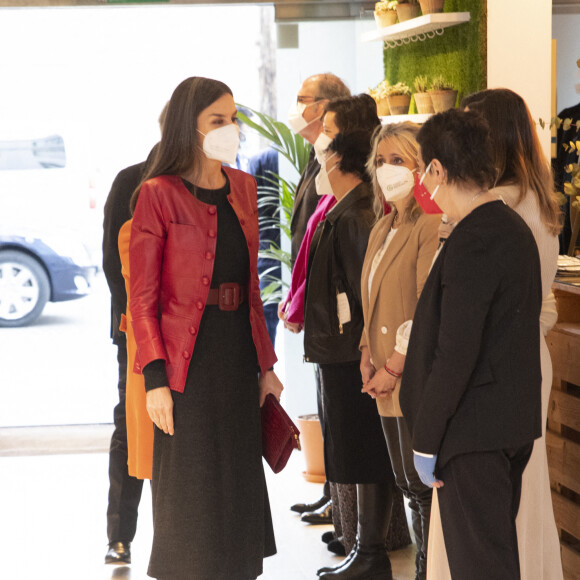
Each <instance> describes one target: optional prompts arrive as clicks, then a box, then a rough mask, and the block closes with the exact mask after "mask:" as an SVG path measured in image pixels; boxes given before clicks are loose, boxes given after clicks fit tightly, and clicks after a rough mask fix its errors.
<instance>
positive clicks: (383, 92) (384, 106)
mask: <svg viewBox="0 0 580 580" xmlns="http://www.w3.org/2000/svg"><path fill="white" fill-rule="evenodd" d="M388 88H389V83H388V82H387V81H386V80H384V81H381V82H380V83H379V84H378V85H377V86H376V87H375V88H374V89H369V95H370V96H371V97H372V98H373V99H374V100H375V103H376V104H377V115H378V116H379V117H386V116H387V115H390V114H391V110H390V109H389V101H388V99H387V93H388Z"/></svg>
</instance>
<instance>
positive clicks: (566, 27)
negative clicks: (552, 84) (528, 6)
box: [552, 13, 580, 112]
mask: <svg viewBox="0 0 580 580" xmlns="http://www.w3.org/2000/svg"><path fill="white" fill-rule="evenodd" d="M579 31H580V13H579V14H555V15H554V17H553V19H552V37H553V38H555V39H556V43H557V55H558V56H557V83H558V86H557V106H556V110H557V111H558V112H560V111H561V110H562V109H565V108H568V107H573V106H574V105H577V104H578V103H580V67H578V66H577V64H576V61H577V60H579V59H580V34H579Z"/></svg>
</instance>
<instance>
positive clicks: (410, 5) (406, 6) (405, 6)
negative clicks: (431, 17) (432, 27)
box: [397, 0, 419, 22]
mask: <svg viewBox="0 0 580 580" xmlns="http://www.w3.org/2000/svg"><path fill="white" fill-rule="evenodd" d="M397 16H398V17H399V22H405V20H411V18H416V17H417V16H419V4H418V3H417V0H399V2H398V4H397Z"/></svg>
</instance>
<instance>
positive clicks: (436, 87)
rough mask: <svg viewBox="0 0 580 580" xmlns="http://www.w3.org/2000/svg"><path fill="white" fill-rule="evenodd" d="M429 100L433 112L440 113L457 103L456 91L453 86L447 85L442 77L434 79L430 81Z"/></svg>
mask: <svg viewBox="0 0 580 580" xmlns="http://www.w3.org/2000/svg"><path fill="white" fill-rule="evenodd" d="M428 92H429V94H430V95H431V100H432V101H433V110H434V111H435V113H442V112H443V111H447V110H448V109H453V108H454V107H455V102H456V101H457V91H456V90H455V89H454V88H453V85H451V84H450V83H448V82H447V81H446V80H445V79H444V78H443V76H442V75H439V76H437V77H435V78H434V79H433V80H432V81H431V88H430V89H429V91H428Z"/></svg>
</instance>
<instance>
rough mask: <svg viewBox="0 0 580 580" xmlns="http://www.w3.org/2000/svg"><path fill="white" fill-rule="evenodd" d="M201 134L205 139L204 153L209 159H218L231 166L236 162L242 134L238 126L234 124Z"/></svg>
mask: <svg viewBox="0 0 580 580" xmlns="http://www.w3.org/2000/svg"><path fill="white" fill-rule="evenodd" d="M198 131H199V129H198ZM199 132H200V133H201V131H199ZM201 134H202V135H203V136H204V137H205V139H204V140H203V152H204V153H205V156H206V157H207V158H208V159H216V160H217V161H221V162H222V163H229V164H230V165H232V164H234V163H235V162H236V155H237V154H238V149H239V148H240V134H239V131H238V126H237V125H236V124H234V123H232V124H230V125H225V126H224V127H219V128H218V129H213V130H212V131H210V132H209V133H201Z"/></svg>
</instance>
